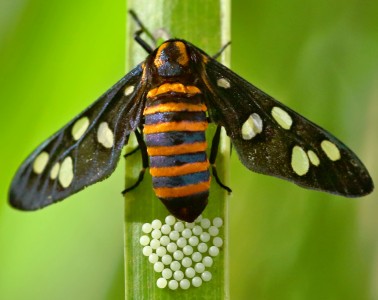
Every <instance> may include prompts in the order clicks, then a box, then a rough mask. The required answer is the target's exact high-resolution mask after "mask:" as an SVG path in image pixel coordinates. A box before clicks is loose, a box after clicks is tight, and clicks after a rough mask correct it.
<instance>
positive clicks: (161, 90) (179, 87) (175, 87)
mask: <svg viewBox="0 0 378 300" xmlns="http://www.w3.org/2000/svg"><path fill="white" fill-rule="evenodd" d="M169 92H176V93H183V94H191V95H194V94H201V91H200V90H199V88H198V87H196V86H192V85H189V86H185V85H183V84H182V83H179V82H176V83H168V82H167V83H164V84H162V85H160V86H158V87H157V88H154V89H152V90H150V91H149V92H148V94H147V97H148V98H153V97H155V96H157V95H160V94H166V93H169Z"/></svg>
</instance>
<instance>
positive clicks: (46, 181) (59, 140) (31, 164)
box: [9, 65, 145, 210]
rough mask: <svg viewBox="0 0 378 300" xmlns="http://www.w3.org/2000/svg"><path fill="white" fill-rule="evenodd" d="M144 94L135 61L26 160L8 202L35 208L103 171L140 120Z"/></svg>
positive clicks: (102, 176) (105, 173)
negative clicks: (118, 78)
mask: <svg viewBox="0 0 378 300" xmlns="http://www.w3.org/2000/svg"><path fill="white" fill-rule="evenodd" d="M144 94H145V81H144V78H143V68H142V66H141V65H139V66H137V67H136V68H135V69H133V70H132V71H131V72H130V73H128V74H127V75H126V76H125V77H123V78H122V79H121V80H120V81H119V82H117V83H116V84H115V85H114V86H113V87H112V88H110V89H109V90H108V91H107V92H106V93H105V94H104V95H102V96H101V97H100V98H99V99H98V100H97V101H96V102H95V103H93V104H92V105H91V106H90V107H89V108H88V109H86V110H85V111H84V112H82V113H81V114H79V115H78V116H77V117H75V118H74V119H73V120H72V121H71V122H70V123H68V124H67V125H66V126H65V127H63V128H62V129H61V130H59V131H58V132H57V133H55V134H54V135H53V136H52V137H50V138H49V139H48V140H47V141H45V142H44V143H43V144H42V145H40V146H39V147H38V148H37V149H36V150H35V151H34V152H33V153H32V154H31V155H30V156H29V157H28V158H27V159H26V160H25V162H24V163H23V164H22V165H21V167H20V168H19V170H18V172H17V173H16V175H15V177H14V179H13V182H12V185H11V188H10V192H9V201H10V203H11V205H12V206H14V207H16V208H19V209H22V210H35V209H39V208H42V207H44V206H46V205H49V204H52V203H54V202H57V201H59V200H62V199H64V198H66V197H68V196H70V195H72V194H73V193H76V192H77V191H79V190H81V189H83V188H85V187H86V186H88V185H90V184H93V183H95V182H97V181H100V180H103V179H105V178H106V177H108V176H109V175H110V174H111V173H112V172H113V171H114V169H115V167H116V164H117V162H118V160H119V157H120V153H121V150H122V148H123V146H124V145H125V143H127V140H128V136H129V134H130V133H131V132H132V131H133V130H135V129H136V128H137V127H138V126H139V123H140V118H141V115H142V111H143V106H144V100H143V99H144V98H145V97H144Z"/></svg>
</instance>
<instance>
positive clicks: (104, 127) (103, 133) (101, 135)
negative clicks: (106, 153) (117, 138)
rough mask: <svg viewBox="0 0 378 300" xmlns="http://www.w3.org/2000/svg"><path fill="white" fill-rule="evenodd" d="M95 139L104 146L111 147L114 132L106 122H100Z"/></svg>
mask: <svg viewBox="0 0 378 300" xmlns="http://www.w3.org/2000/svg"><path fill="white" fill-rule="evenodd" d="M97 140H98V142H99V143H100V144H101V145H103V146H104V147H105V148H111V147H113V145H114V134H113V132H112V131H111V129H110V128H109V125H108V123H107V122H102V123H101V124H100V126H99V127H98V131H97Z"/></svg>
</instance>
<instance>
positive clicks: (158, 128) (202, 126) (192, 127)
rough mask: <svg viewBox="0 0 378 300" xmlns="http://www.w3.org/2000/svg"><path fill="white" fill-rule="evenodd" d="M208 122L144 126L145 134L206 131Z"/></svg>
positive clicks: (166, 123)
mask: <svg viewBox="0 0 378 300" xmlns="http://www.w3.org/2000/svg"><path fill="white" fill-rule="evenodd" d="M207 125H208V124H207V122H188V121H181V122H165V123H157V124H150V125H144V127H143V133H144V134H149V133H159V132H169V131H205V130H206V129H207Z"/></svg>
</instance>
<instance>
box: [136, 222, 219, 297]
mask: <svg viewBox="0 0 378 300" xmlns="http://www.w3.org/2000/svg"><path fill="white" fill-rule="evenodd" d="M222 226H223V220H222V219H221V218H219V217H217V218H214V219H213V220H212V221H211V220H209V219H207V218H202V216H199V217H198V218H197V219H196V220H195V221H194V222H193V223H186V222H182V221H180V220H177V219H176V218H175V217H173V216H167V217H166V218H165V224H162V222H161V221H160V220H153V221H152V222H151V223H145V224H143V226H142V232H143V235H142V236H141V237H140V240H139V241H140V244H141V245H142V246H143V250H142V251H143V255H145V256H147V257H148V260H149V262H150V263H151V264H153V268H154V270H155V272H157V273H159V274H160V275H161V277H160V278H159V279H158V280H157V282H156V284H157V286H158V287H159V288H165V287H168V288H169V289H171V290H176V289H178V288H179V287H180V288H182V289H188V288H189V287H190V286H194V287H199V286H201V285H202V283H203V282H204V281H205V282H206V281H210V280H211V278H212V274H211V272H210V271H209V270H208V268H210V267H211V266H212V265H213V257H216V256H217V255H218V254H219V248H220V247H222V245H223V239H222V238H221V237H219V229H220V228H221V227H222Z"/></svg>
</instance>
